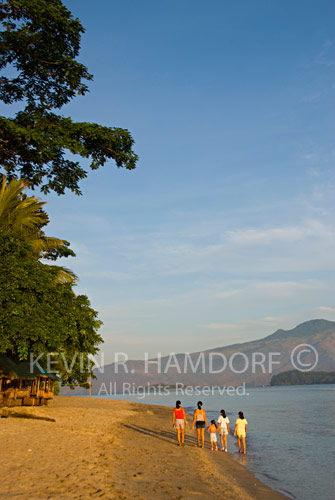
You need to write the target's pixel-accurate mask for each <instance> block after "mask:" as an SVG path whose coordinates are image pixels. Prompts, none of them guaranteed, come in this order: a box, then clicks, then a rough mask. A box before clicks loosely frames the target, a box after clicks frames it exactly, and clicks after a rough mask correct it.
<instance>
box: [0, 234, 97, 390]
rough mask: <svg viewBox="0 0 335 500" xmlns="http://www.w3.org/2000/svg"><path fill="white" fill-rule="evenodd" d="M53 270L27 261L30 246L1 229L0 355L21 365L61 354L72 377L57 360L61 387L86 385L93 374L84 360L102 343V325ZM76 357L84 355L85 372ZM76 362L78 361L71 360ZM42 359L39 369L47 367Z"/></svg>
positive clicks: (86, 300)
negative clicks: (99, 330) (40, 357)
mask: <svg viewBox="0 0 335 500" xmlns="http://www.w3.org/2000/svg"><path fill="white" fill-rule="evenodd" d="M57 272H58V271H57V269H54V268H53V267H51V266H48V265H45V264H42V263H41V262H39V261H38V260H36V259H32V258H31V249H30V245H29V241H27V240H26V239H25V238H24V237H23V236H21V235H17V234H15V233H13V232H9V231H6V230H3V229H0V354H6V355H7V356H10V357H13V358H15V359H19V360H26V359H29V355H30V353H33V355H34V359H36V357H37V356H38V355H39V354H41V353H48V352H57V353H58V357H59V354H60V353H63V355H64V357H65V359H66V360H67V364H68V365H69V366H70V365H71V363H72V360H75V364H74V366H73V369H72V370H71V373H68V372H67V367H66V365H65V364H64V363H62V360H59V359H58V358H57V359H56V361H58V369H59V370H60V372H61V378H62V383H63V384H67V385H70V386H73V385H74V384H81V385H85V384H86V381H87V378H88V375H89V374H90V371H91V366H90V362H89V361H88V360H87V355H88V354H93V355H94V354H96V353H97V351H98V345H99V344H100V343H101V342H102V338H101V336H100V335H99V334H98V333H97V331H98V329H99V327H100V325H101V322H100V321H99V320H98V319H97V312H96V311H94V310H93V309H92V308H91V307H90V302H89V300H88V298H87V297H86V296H85V295H78V296H76V295H75V294H74V293H73V291H72V289H71V284H69V283H60V282H55V278H56V276H57ZM76 353H84V363H82V365H83V366H81V364H80V358H79V356H78V354H76ZM75 356H77V358H76V357H75ZM46 361H47V360H46V357H45V356H44V357H43V358H42V359H41V361H40V364H41V365H44V367H46Z"/></svg>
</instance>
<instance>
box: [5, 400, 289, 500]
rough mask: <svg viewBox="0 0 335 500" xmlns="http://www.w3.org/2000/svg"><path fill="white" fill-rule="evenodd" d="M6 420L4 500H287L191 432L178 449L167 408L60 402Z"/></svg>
mask: <svg viewBox="0 0 335 500" xmlns="http://www.w3.org/2000/svg"><path fill="white" fill-rule="evenodd" d="M0 413H3V416H5V415H6V414H7V415H8V417H7V418H1V419H0V439H1V449H2V453H1V456H0V467H1V490H0V498H6V499H7V498H8V499H22V500H25V499H59V500H61V499H86V498H101V499H131V498H138V499H143V500H146V499H150V500H151V499H188V498H200V497H202V498H206V499H207V498H208V499H230V500H251V499H256V500H261V499H262V500H263V499H264V500H280V499H281V500H284V499H285V498H286V497H285V496H283V495H281V494H280V493H277V492H275V491H273V490H271V489H270V488H268V487H267V486H265V485H263V484H262V483H261V482H260V481H258V480H257V479H256V478H255V477H254V475H253V474H252V473H251V472H250V471H249V470H248V469H246V467H245V466H244V465H243V463H242V462H243V460H244V457H242V456H241V457H240V460H241V463H239V461H237V460H234V459H233V458H232V456H231V455H230V453H222V452H220V451H219V452H211V451H210V446H209V438H208V436H206V439H207V442H206V448H205V449H204V450H202V449H199V448H197V447H196V446H195V443H196V438H195V433H193V432H192V430H191V426H189V428H188V429H187V431H186V439H185V443H186V446H185V447H178V446H177V440H176V432H175V430H174V429H173V428H172V425H171V414H172V411H171V410H170V409H169V408H166V407H162V406H149V405H142V404H138V403H128V402H119V401H109V400H101V399H94V398H92V399H89V398H80V397H64V396H62V397H60V396H59V397H56V398H55V399H54V400H53V401H51V402H50V403H49V406H48V407H36V408H29V407H25V408H12V409H10V410H9V411H8V410H6V409H2V410H0ZM15 414H17V415H21V418H16V417H15ZM22 416H26V417H35V418H22ZM36 417H37V418H36ZM45 419H48V420H45ZM189 423H191V419H189ZM231 451H232V452H234V453H235V450H231Z"/></svg>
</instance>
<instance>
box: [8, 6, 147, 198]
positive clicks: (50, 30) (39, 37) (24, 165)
mask: <svg viewBox="0 0 335 500" xmlns="http://www.w3.org/2000/svg"><path fill="white" fill-rule="evenodd" d="M0 22H1V26H2V32H1V34H0V70H2V75H1V76H0V99H1V100H2V101H3V102H4V103H5V104H13V103H21V104H22V108H23V109H21V110H20V111H19V112H18V113H17V114H16V115H15V116H14V117H5V116H1V117H0V168H2V169H3V170H5V171H6V172H7V176H8V179H11V178H13V177H21V178H24V179H26V180H27V181H29V182H30V185H31V186H32V187H34V186H39V187H40V189H41V190H42V192H44V193H48V192H49V191H50V190H53V191H55V192H56V193H58V194H64V192H65V190H66V189H70V190H71V191H73V192H74V193H76V194H81V191H80V187H79V182H80V180H81V179H83V178H85V177H86V176H87V172H86V170H85V169H84V168H83V167H82V166H81V165H80V162H79V161H76V160H73V159H70V158H69V153H71V154H72V155H79V156H80V157H82V158H88V159H90V167H91V168H92V169H97V168H99V167H100V166H102V165H104V164H105V163H106V162H107V161H108V160H114V162H115V164H116V165H117V167H125V168H126V169H129V170H132V169H134V168H135V166H136V162H137V160H138V156H137V155H136V154H135V153H134V151H133V144H134V140H133V138H132V136H131V134H130V132H129V131H128V130H126V129H122V128H118V127H106V126H102V125H99V124H96V123H87V122H74V121H72V119H71V118H69V117H64V116H62V115H61V114H59V113H57V112H56V111H57V110H59V109H60V108H61V107H62V106H63V105H64V104H66V103H68V102H69V101H70V100H71V99H72V98H73V97H75V96H76V95H84V94H85V93H86V92H87V91H88V86H87V82H88V81H89V80H91V79H92V75H90V74H89V73H88V70H87V68H86V67H85V66H84V65H83V64H81V63H79V62H78V61H77V60H76V58H77V56H78V54H79V49H80V38H81V34H82V33H83V32H84V28H83V27H82V25H81V23H80V21H79V20H78V19H74V18H73V16H72V14H71V12H70V11H69V10H68V9H67V8H66V7H65V6H64V5H63V4H62V2H61V0H7V1H5V0H2V1H1V0H0Z"/></svg>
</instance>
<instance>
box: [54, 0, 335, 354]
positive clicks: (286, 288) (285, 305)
mask: <svg viewBox="0 0 335 500" xmlns="http://www.w3.org/2000/svg"><path fill="white" fill-rule="evenodd" d="M64 3H65V5H66V6H67V7H68V8H69V9H70V10H71V11H72V13H73V15H74V16H75V17H78V18H79V19H80V20H81V22H82V24H83V25H84V27H85V30H86V31H85V34H84V35H83V38H82V48H81V53H80V57H79V60H80V61H81V62H82V63H84V64H85V65H87V67H88V69H89V72H91V73H93V75H94V81H93V82H90V83H89V88H90V93H89V94H87V95H86V96H83V97H78V98H76V99H75V100H73V101H72V102H71V103H70V104H69V105H67V106H65V107H63V108H62V110H61V112H62V114H64V115H65V116H71V117H72V118H73V119H74V120H78V121H90V122H96V123H100V124H103V125H107V126H117V127H123V128H127V129H128V130H130V131H131V133H132V136H133V138H134V140H135V142H136V144H135V146H134V148H135V152H136V153H137V154H138V155H139V156H140V160H139V162H138V166H137V168H136V170H134V171H127V170H124V169H117V168H116V167H115V166H114V165H113V164H112V163H111V164H108V165H105V166H104V167H103V168H100V170H98V171H94V172H90V173H89V175H88V177H87V179H86V180H85V181H84V182H82V183H81V188H82V191H83V196H81V197H78V196H75V195H73V194H72V193H70V192H68V193H67V194H66V195H65V196H61V197H58V196H57V195H53V194H51V195H48V196H47V197H46V200H47V201H48V205H47V207H46V209H47V212H48V213H49V215H50V218H51V223H50V225H49V229H48V235H50V236H56V237H60V238H64V239H66V240H68V241H70V242H71V247H72V248H73V249H74V250H75V252H76V254H77V257H76V258H72V259H71V260H70V259H67V260H66V261H65V262H64V263H65V264H66V265H67V266H68V267H70V268H71V269H73V270H74V271H75V272H76V273H77V274H78V276H79V278H80V280H79V284H78V286H77V289H76V292H77V293H84V294H87V295H88V297H89V298H90V300H91V303H92V306H93V307H94V308H95V309H96V310H98V311H99V317H100V319H101V320H102V321H103V323H104V326H103V327H102V329H101V333H102V335H103V338H104V341H105V343H104V345H103V347H102V350H103V351H104V360H105V362H112V361H113V360H114V355H115V353H116V352H119V351H120V352H126V353H127V354H128V356H129V358H131V359H143V357H144V352H146V351H147V352H149V353H150V354H151V355H157V353H158V352H161V353H162V354H168V353H169V352H184V351H186V352H194V351H198V350H202V349H209V348H212V347H219V346H224V345H229V344H232V343H236V342H245V341H249V340H253V339H257V338H261V337H264V336H265V335H268V334H271V333H273V332H274V331H275V330H277V329H278V328H284V329H291V328H293V327H295V326H296V325H298V324H299V323H301V322H303V321H307V320H310V319H314V318H324V319H329V320H335V302H334V297H335V279H334V271H335V236H334V222H335V221H334V219H335V217H334V194H335V175H334V172H335V169H334V156H335V155H334V150H335V148H334V82H335V78H334V76H335V75H334V73H335V71H334V70H335V23H334V14H335V2H334V1H330V0H320V1H318V2H316V1H315V0H296V1H294V2H292V1H291V0H289V1H288V0H281V1H280V2H278V1H269V0H255V1H252V2H251V1H249V0H241V1H238V2H231V1H227V0H209V1H208V2H204V1H201V2H200V1H198V0H178V1H176V0H161V1H157V0H155V1H152V0H141V1H136V0H123V1H122V2H120V1H117V0H99V1H98V2H95V3H94V4H92V2H91V1H88V0H66V2H64ZM82 164H83V165H85V161H83V162H82Z"/></svg>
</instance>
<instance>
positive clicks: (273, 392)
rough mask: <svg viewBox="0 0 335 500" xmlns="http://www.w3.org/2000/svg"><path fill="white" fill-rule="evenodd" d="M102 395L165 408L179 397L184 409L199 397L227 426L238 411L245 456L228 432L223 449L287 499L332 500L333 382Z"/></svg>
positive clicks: (334, 485)
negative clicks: (244, 428)
mask: <svg viewBox="0 0 335 500" xmlns="http://www.w3.org/2000/svg"><path fill="white" fill-rule="evenodd" d="M104 398H106V396H105V397H104ZM107 398H108V399H123V400H127V401H136V402H140V403H147V404H159V405H164V406H171V407H174V404H175V401H176V399H180V400H181V401H182V405H183V407H184V408H185V409H186V410H187V411H188V412H192V411H193V409H194V408H195V405H196V403H197V401H198V400H199V399H201V400H202V402H203V404H204V409H205V410H206V412H207V414H208V415H207V416H208V419H212V418H215V419H216V420H217V418H218V416H219V411H220V409H221V408H224V409H225V410H226V413H227V416H228V417H229V419H230V422H231V427H232V428H234V424H235V419H236V417H237V412H238V411H239V410H242V411H244V414H245V417H246V418H247V420H248V436H247V455H246V457H244V456H243V457H242V456H240V455H239V454H238V453H237V443H236V439H235V438H234V437H232V435H230V436H229V437H228V451H229V452H231V453H232V455H233V456H234V457H235V458H236V460H239V461H241V463H243V465H245V466H246V467H248V468H249V469H251V470H252V471H253V472H254V473H255V475H256V476H257V477H258V478H259V479H260V480H261V481H263V482H264V483H266V484H267V485H269V486H270V487H271V488H273V489H276V490H278V491H281V492H282V493H284V494H286V495H287V496H288V497H290V498H295V499H298V500H315V499H318V500H334V499H335V465H334V464H335V385H320V386H319V385H313V386H291V387H264V388H253V389H247V390H246V394H245V395H239V396H238V395H223V396H222V395H219V394H217V393H214V394H213V395H210V396H204V395H201V396H200V397H199V396H186V395H182V394H180V393H179V394H178V395H176V393H175V392H174V391H170V394H168V395H161V396H159V395H156V396H154V395H152V394H147V395H146V396H145V397H144V398H143V397H142V396H141V397H137V396H129V395H127V396H123V395H119V394H118V395H115V396H108V397H107ZM208 441H209V440H208Z"/></svg>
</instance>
